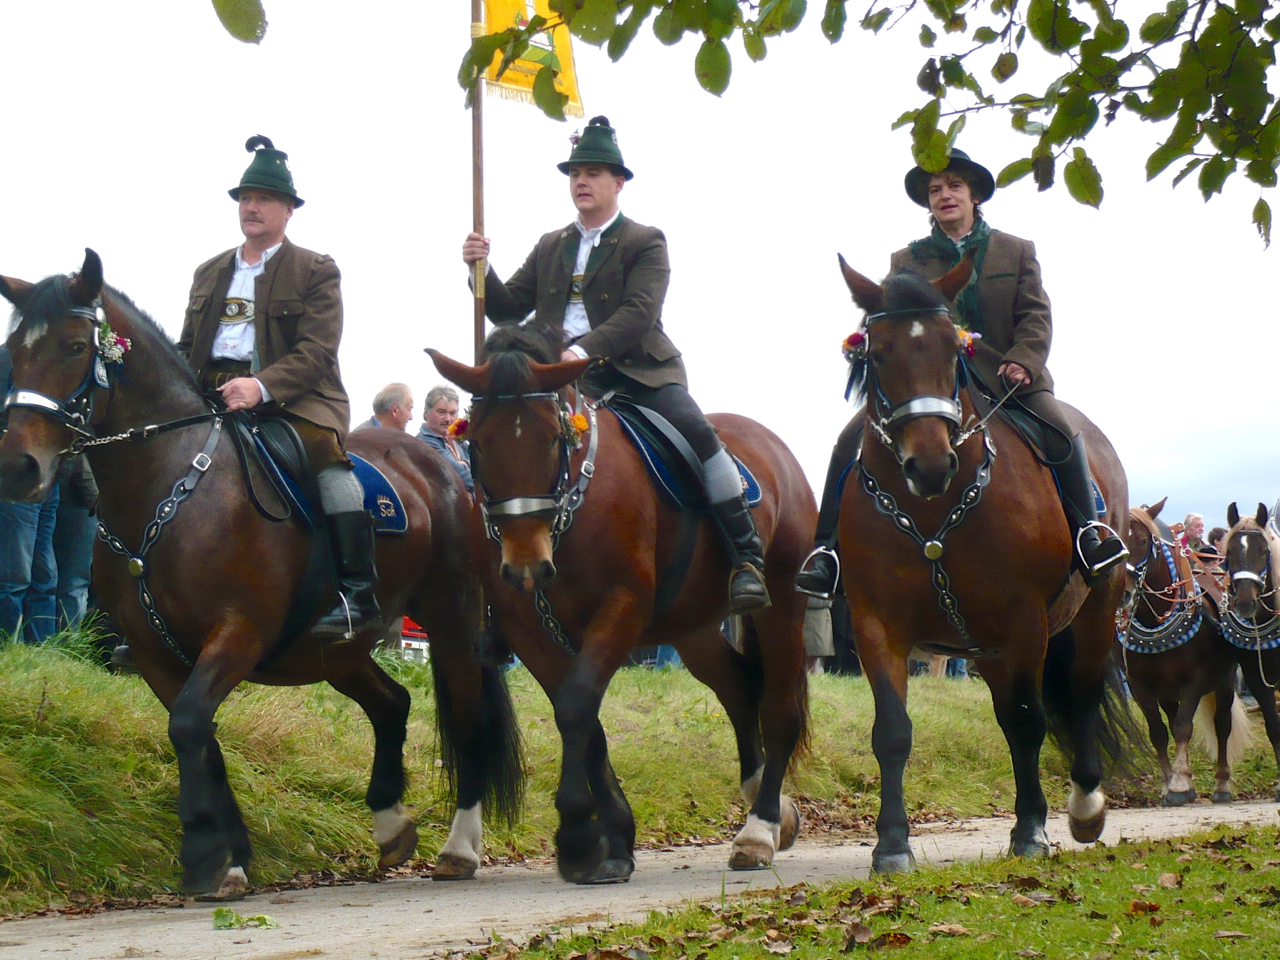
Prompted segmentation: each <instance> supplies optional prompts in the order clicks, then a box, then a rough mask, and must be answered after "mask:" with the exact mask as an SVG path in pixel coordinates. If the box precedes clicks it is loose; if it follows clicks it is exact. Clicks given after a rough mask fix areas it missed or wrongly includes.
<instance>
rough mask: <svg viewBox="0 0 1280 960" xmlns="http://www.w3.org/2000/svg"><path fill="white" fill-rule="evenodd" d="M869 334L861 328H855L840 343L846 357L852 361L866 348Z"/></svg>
mask: <svg viewBox="0 0 1280 960" xmlns="http://www.w3.org/2000/svg"><path fill="white" fill-rule="evenodd" d="M866 345H867V335H866V333H864V332H863V331H861V330H855V331H853V333H851V334H849V335H848V336H847V337H845V338H844V340H843V341H841V343H840V350H841V352H843V353H844V358H845V359H846V360H848V361H849V362H850V363H853V361H854V360H855V359H856V358H857V357H858V356H859V355H860V354H861V353H862V351H863V350H865V349H866Z"/></svg>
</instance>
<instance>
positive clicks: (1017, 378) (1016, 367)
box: [996, 361, 1031, 387]
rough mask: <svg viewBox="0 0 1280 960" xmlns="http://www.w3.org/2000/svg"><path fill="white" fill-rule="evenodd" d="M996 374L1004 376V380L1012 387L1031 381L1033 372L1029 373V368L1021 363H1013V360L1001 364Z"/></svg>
mask: <svg viewBox="0 0 1280 960" xmlns="http://www.w3.org/2000/svg"><path fill="white" fill-rule="evenodd" d="M996 374H997V375H998V376H1001V377H1003V378H1004V382H1005V383H1007V384H1009V386H1011V387H1020V386H1022V385H1023V384H1024V383H1030V382H1031V374H1029V373H1027V368H1026V367H1024V366H1022V364H1020V363H1013V362H1012V361H1010V362H1008V363H1002V364H1000V369H999V370H997V371H996Z"/></svg>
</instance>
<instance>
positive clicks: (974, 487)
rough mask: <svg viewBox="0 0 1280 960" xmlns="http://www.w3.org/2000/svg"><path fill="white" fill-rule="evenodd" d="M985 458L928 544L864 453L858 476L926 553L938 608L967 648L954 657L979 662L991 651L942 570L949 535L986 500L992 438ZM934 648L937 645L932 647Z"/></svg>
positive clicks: (879, 507) (987, 437)
mask: <svg viewBox="0 0 1280 960" xmlns="http://www.w3.org/2000/svg"><path fill="white" fill-rule="evenodd" d="M983 440H984V444H983V448H984V451H985V452H984V454H983V457H982V462H981V463H979V464H978V469H977V471H976V474H975V476H974V480H973V483H971V484H970V485H969V486H968V487H966V488H965V490H964V492H963V493H962V494H960V502H959V503H958V504H956V506H955V507H953V508H952V510H951V512H950V513H948V514H947V517H946V519H945V520H944V521H943V522H942V526H941V527H939V528H938V532H937V533H936V534H935V535H934V536H933V538H932V539H928V540H926V539H925V537H924V536H923V535H922V534H921V533H920V530H919V529H918V528H917V527H916V522H915V520H914V519H912V517H911V515H910V514H909V513H907V512H905V511H904V510H902V509H900V508H899V507H898V503H897V501H896V500H894V498H893V495H892V494H891V493H888V492H887V491H885V490H883V489H881V487H880V484H878V483H877V482H876V479H875V477H873V476H871V474H870V473H869V472H868V471H867V466H866V463H865V462H864V461H863V459H862V455H861V453H859V455H858V475H859V477H860V479H861V484H862V489H863V490H865V491H866V492H867V494H868V496H870V497H871V499H872V502H873V503H874V504H875V507H876V510H877V511H879V512H880V513H881V514H883V515H884V516H886V517H888V518H889V519H890V520H892V521H893V525H894V526H895V527H896V528H897V529H899V530H901V531H902V532H903V533H905V534H906V535H907V536H909V537H910V538H911V539H912V540H914V541H915V542H916V543H918V544H919V545H920V547H921V550H922V552H923V553H924V556H925V559H926V560H928V561H929V565H930V567H931V575H930V577H929V579H930V581H931V582H932V583H933V588H934V590H935V591H936V592H937V595H938V606H939V607H940V608H941V609H942V612H943V613H944V614H945V615H946V618H947V622H948V623H950V624H951V626H952V627H954V628H955V630H956V632H957V633H959V634H960V638H961V639H962V640H963V641H964V642H965V644H966V645H967V646H965V647H964V648H962V649H960V650H955V651H953V650H950V649H949V648H948V652H950V653H952V654H953V655H954V654H955V653H965V654H967V655H968V656H969V657H970V658H973V659H977V658H980V657H983V656H988V655H989V654H988V653H987V651H986V650H985V649H984V648H983V647H982V646H981V645H979V644H978V643H976V642H975V641H974V639H973V637H972V636H971V635H970V634H969V629H968V627H967V626H966V625H965V620H964V616H963V615H962V614H961V613H960V600H959V599H958V598H957V597H956V595H955V594H954V593H952V592H951V578H950V577H949V576H948V575H947V571H946V570H945V569H944V568H943V566H942V557H943V554H944V553H945V552H946V547H945V545H944V544H943V539H944V538H945V537H946V535H947V534H948V533H950V532H951V531H952V530H954V529H955V528H956V527H958V526H959V525H960V524H961V523H963V522H964V519H965V517H967V516H968V515H969V511H970V510H972V509H973V508H974V507H976V506H977V505H978V503H979V502H980V501H981V500H982V494H983V491H985V490H986V488H987V485H988V484H989V483H990V482H991V463H992V461H993V460H994V459H995V456H996V447H995V444H994V443H993V442H992V441H991V437H990V435H988V434H985V433H984V434H983ZM929 646H931V647H932V646H933V645H929Z"/></svg>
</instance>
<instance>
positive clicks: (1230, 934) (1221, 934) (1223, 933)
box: [1213, 930, 1249, 940]
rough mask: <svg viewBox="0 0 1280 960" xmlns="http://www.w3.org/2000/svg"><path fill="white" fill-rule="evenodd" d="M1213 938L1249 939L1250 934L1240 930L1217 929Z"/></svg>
mask: <svg viewBox="0 0 1280 960" xmlns="http://www.w3.org/2000/svg"><path fill="white" fill-rule="evenodd" d="M1213 938H1214V939H1215V940H1248V939H1249V934H1247V933H1241V932H1240V931H1239V930H1215V931H1214V933H1213Z"/></svg>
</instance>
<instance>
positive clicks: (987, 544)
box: [839, 257, 1134, 873]
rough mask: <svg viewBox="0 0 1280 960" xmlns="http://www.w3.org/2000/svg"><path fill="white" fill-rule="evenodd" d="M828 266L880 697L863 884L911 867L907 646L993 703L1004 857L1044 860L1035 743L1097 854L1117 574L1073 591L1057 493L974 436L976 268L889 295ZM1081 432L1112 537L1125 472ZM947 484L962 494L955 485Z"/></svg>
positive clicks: (845, 518)
mask: <svg viewBox="0 0 1280 960" xmlns="http://www.w3.org/2000/svg"><path fill="white" fill-rule="evenodd" d="M840 265H841V270H842V272H843V274H844V278H845V282H846V284H847V285H848V287H849V290H850V291H851V293H852V294H853V299H854V301H855V302H856V303H857V305H858V306H859V307H861V308H862V309H863V310H864V311H866V313H867V318H866V320H864V322H863V325H862V327H861V328H860V330H859V331H858V333H857V334H855V335H854V336H853V337H851V338H850V339H849V340H847V341H846V347H847V348H848V349H849V351H850V352H851V355H852V356H853V358H854V359H853V368H852V373H853V376H852V380H851V386H853V387H855V388H857V389H858V390H859V393H860V395H861V397H864V398H866V406H865V407H864V409H863V410H862V411H860V412H859V413H858V414H857V415H856V416H857V417H860V418H863V420H864V422H865V433H864V437H863V442H862V449H861V452H860V453H859V455H858V458H857V460H856V462H855V463H854V464H853V466H852V467H851V468H850V472H849V474H848V475H847V478H846V479H847V482H846V483H845V484H844V489H843V495H842V500H841V513H840V535H839V550H840V568H841V571H842V575H843V579H844V592H845V595H846V596H847V597H848V600H849V606H850V610H851V612H852V615H853V624H854V633H855V635H856V637H857V648H858V656H859V658H860V659H861V660H862V667H863V671H864V673H865V674H866V676H867V679H868V681H869V682H870V684H871V690H872V693H873V695H874V697H875V708H876V713H875V723H874V726H873V728H872V733H871V743H872V749H873V750H874V752H875V755H876V760H877V761H878V763H879V765H880V776H881V786H880V815H879V818H878V820H877V821H876V833H877V842H876V846H875V849H874V850H873V852H872V869H873V870H874V871H875V872H878V873H892V872H897V871H902V870H910V869H912V868H913V867H914V864H915V858H914V855H913V854H912V852H911V846H910V841H909V833H910V826H909V822H908V819H907V811H906V806H905V801H904V791H903V770H904V768H905V766H906V762H907V759H908V757H909V755H910V752H911V719H910V717H909V715H908V713H907V655H908V652H909V651H910V650H911V648H912V647H913V646H920V647H921V648H922V649H924V650H928V651H932V652H939V653H946V654H948V655H951V656H963V657H969V658H972V659H973V661H974V665H975V667H976V669H977V671H978V673H979V674H981V676H982V678H983V679H984V680H985V681H986V682H987V685H988V687H989V688H990V690H991V698H992V705H993V706H994V708H995V713H996V719H997V720H998V721H999V724H1000V728H1001V730H1002V731H1003V732H1004V735H1005V738H1006V740H1007V741H1008V744H1009V750H1010V754H1011V756H1012V760H1013V772H1014V778H1015V781H1016V784H1017V797H1016V801H1015V804H1014V810H1015V813H1016V817H1017V819H1016V823H1015V825H1014V827H1013V830H1012V832H1011V835H1010V841H1011V852H1012V854H1013V855H1014V856H1043V855H1046V854H1048V852H1049V840H1048V836H1047V834H1046V832H1045V822H1046V817H1047V814H1048V802H1047V801H1046V799H1045V795H1044V791H1043V789H1042V786H1041V782H1040V749H1041V745H1042V743H1043V741H1044V738H1045V735H1046V732H1047V733H1049V734H1050V735H1051V736H1052V737H1053V738H1054V740H1055V741H1056V742H1057V744H1058V746H1059V747H1060V749H1061V750H1062V751H1063V753H1064V754H1065V755H1066V756H1067V758H1068V760H1069V762H1070V764H1071V795H1070V798H1069V800H1068V802H1067V811H1068V814H1069V818H1070V826H1071V834H1072V836H1073V837H1075V839H1076V840H1078V841H1080V842H1082V843H1089V842H1092V841H1094V840H1096V839H1097V838H1098V837H1099V835H1100V834H1101V833H1102V830H1103V825H1104V823H1105V818H1106V797H1105V794H1104V793H1103V790H1102V775H1103V766H1102V763H1103V755H1104V754H1105V755H1106V756H1107V757H1108V758H1109V759H1112V760H1116V761H1119V760H1120V759H1121V758H1122V757H1123V756H1124V754H1125V752H1126V751H1127V749H1128V744H1129V743H1131V742H1132V737H1133V732H1134V731H1133V730H1132V726H1133V724H1132V721H1131V720H1129V719H1128V717H1127V714H1126V712H1125V710H1124V706H1123V703H1122V702H1121V700H1120V696H1119V694H1120V683H1119V678H1118V671H1117V670H1116V669H1115V665H1114V661H1113V659H1112V647H1113V645H1114V642H1115V611H1116V608H1117V607H1118V606H1119V603H1120V595H1121V592H1122V590H1123V581H1122V577H1121V573H1120V571H1119V570H1118V569H1117V570H1114V571H1112V573H1111V575H1110V576H1108V577H1107V578H1106V579H1104V580H1102V581H1100V582H1099V583H1098V584H1096V585H1095V586H1094V587H1093V588H1092V589H1090V588H1089V587H1087V586H1086V585H1085V583H1084V581H1083V579H1082V578H1081V576H1080V575H1079V574H1078V573H1075V572H1073V567H1072V557H1073V543H1072V538H1071V534H1070V531H1069V529H1068V526H1067V520H1066V518H1065V516H1064V515H1063V511H1062V508H1061V506H1060V502H1059V498H1058V493H1057V490H1056V488H1055V483H1054V478H1053V475H1052V474H1051V473H1050V471H1049V469H1048V468H1047V467H1045V466H1043V465H1042V464H1041V463H1040V462H1039V461H1038V459H1037V458H1036V456H1035V454H1034V453H1033V451H1032V450H1031V448H1030V447H1029V445H1028V444H1027V443H1025V442H1024V441H1023V440H1022V438H1021V437H1020V436H1019V435H1018V433H1016V432H1015V431H1014V429H1013V428H1012V427H1011V426H1009V425H1008V424H1007V423H1005V422H1004V421H1003V420H1002V419H999V418H997V417H993V416H990V415H988V416H985V417H983V418H982V419H981V420H979V419H978V415H977V413H976V412H975V406H974V400H973V397H972V396H971V395H970V392H969V391H966V390H965V389H964V388H963V387H964V382H965V380H966V376H967V368H966V367H965V364H964V356H965V351H966V344H967V342H968V341H967V339H966V338H967V337H968V336H969V335H968V333H967V332H965V331H962V330H960V329H959V328H958V327H957V326H956V325H955V323H953V322H952V319H951V314H950V309H949V306H948V303H949V301H950V300H952V299H953V298H954V297H955V296H956V294H958V293H959V291H960V290H961V289H962V288H963V287H964V285H965V284H966V283H967V282H968V281H969V278H970V276H971V272H972V264H971V263H970V261H968V260H962V261H961V263H960V264H959V265H958V266H957V267H955V268H954V269H952V270H951V271H950V272H949V273H947V274H946V275H944V276H943V277H941V278H939V279H938V280H937V281H936V283H935V284H930V283H928V282H927V281H925V280H924V279H923V278H921V277H919V276H916V275H915V274H907V273H904V274H898V275H896V276H892V277H890V278H889V279H888V280H887V281H885V283H884V285H883V286H882V285H881V284H878V283H875V282H874V281H872V280H869V279H867V278H866V277H864V276H862V275H861V274H859V273H858V272H857V271H855V270H853V269H852V268H850V267H849V265H848V264H847V263H845V261H844V258H843V257H842V258H840ZM1075 421H1076V425H1077V426H1078V429H1080V430H1083V431H1084V432H1085V436H1086V439H1087V447H1088V450H1089V453H1090V461H1091V467H1092V470H1093V475H1094V477H1095V478H1096V480H1097V483H1098V485H1099V487H1100V488H1101V491H1102V493H1103V495H1104V496H1105V499H1106V502H1107V505H1108V509H1107V514H1106V520H1107V523H1108V524H1109V525H1110V526H1112V527H1113V528H1119V526H1120V524H1121V521H1122V519H1123V518H1124V516H1125V513H1126V511H1127V508H1128V487H1127V484H1126V480H1125V474H1124V470H1123V468H1122V467H1121V465H1120V462H1119V459H1118V458H1117V457H1116V455H1115V451H1114V450H1113V449H1112V447H1111V445H1110V443H1108V442H1107V439H1106V437H1104V436H1103V434H1102V433H1101V432H1100V431H1099V430H1098V429H1097V427H1095V426H1094V425H1093V424H1092V423H1091V422H1089V420H1088V419H1087V418H1085V417H1084V415H1083V414H1079V413H1078V412H1076V415H1075ZM970 440H972V441H973V442H967V441H970ZM997 451H998V455H997ZM956 477H959V478H961V479H962V482H961V483H960V484H952V480H953V478H956Z"/></svg>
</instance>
